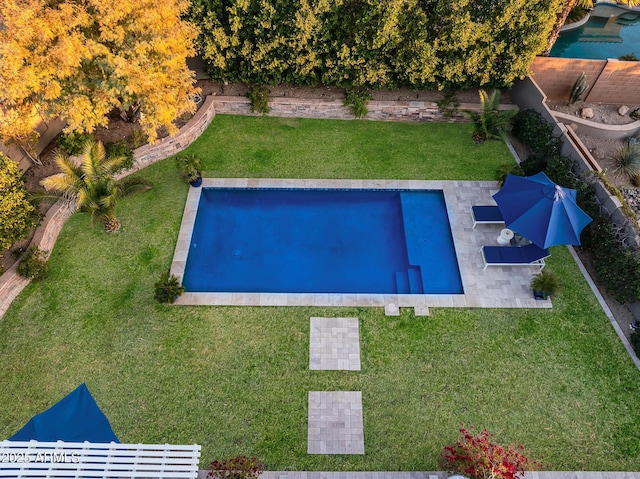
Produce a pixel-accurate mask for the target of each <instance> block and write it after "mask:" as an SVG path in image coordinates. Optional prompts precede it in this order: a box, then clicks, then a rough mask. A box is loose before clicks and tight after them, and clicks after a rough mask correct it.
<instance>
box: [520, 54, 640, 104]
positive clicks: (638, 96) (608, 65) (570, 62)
mask: <svg viewBox="0 0 640 479" xmlns="http://www.w3.org/2000/svg"><path fill="white" fill-rule="evenodd" d="M582 72H585V75H586V83H587V85H588V86H589V88H588V89H587V91H586V92H585V95H584V100H585V101H588V102H592V103H611V104H617V103H619V104H625V103H626V104H638V103H640V81H639V79H640V62H624V61H619V60H612V59H610V60H581V59H573V58H551V57H536V59H535V60H534V61H533V63H532V64H531V76H532V77H533V79H534V80H535V81H536V83H537V84H538V85H539V86H540V88H541V89H542V91H544V92H545V94H546V96H547V98H548V99H549V100H554V101H568V100H569V93H570V91H571V86H572V85H573V83H574V82H575V81H576V80H577V78H578V77H579V76H580V74H581V73H582Z"/></svg>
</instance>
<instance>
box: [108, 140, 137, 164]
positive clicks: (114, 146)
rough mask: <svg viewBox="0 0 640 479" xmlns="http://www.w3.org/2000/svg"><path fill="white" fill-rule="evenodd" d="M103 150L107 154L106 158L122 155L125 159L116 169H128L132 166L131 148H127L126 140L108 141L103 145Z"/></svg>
mask: <svg viewBox="0 0 640 479" xmlns="http://www.w3.org/2000/svg"><path fill="white" fill-rule="evenodd" d="M104 150H105V152H106V154H107V158H116V157H118V156H123V157H124V158H126V161H125V162H124V163H122V166H121V167H120V169H119V170H118V171H122V170H128V169H129V168H131V167H132V166H133V150H132V149H131V148H129V145H127V142H126V140H120V141H118V142H115V143H114V142H109V143H107V144H106V145H104Z"/></svg>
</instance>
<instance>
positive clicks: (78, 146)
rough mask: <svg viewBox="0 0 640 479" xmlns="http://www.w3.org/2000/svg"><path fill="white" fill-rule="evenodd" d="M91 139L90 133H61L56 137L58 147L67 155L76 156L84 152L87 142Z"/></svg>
mask: <svg viewBox="0 0 640 479" xmlns="http://www.w3.org/2000/svg"><path fill="white" fill-rule="evenodd" d="M91 139H93V135H91V134H90V133H75V132H71V133H63V134H62V135H60V136H59V137H58V146H59V147H60V149H61V150H62V151H64V152H65V153H66V154H67V155H71V156H78V155H79V154H81V153H82V151H83V150H84V145H85V144H86V143H87V141H89V140H91Z"/></svg>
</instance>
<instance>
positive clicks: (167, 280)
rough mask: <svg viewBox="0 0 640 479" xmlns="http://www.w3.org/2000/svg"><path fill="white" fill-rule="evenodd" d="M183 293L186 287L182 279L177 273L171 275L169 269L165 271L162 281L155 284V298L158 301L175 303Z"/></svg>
mask: <svg viewBox="0 0 640 479" xmlns="http://www.w3.org/2000/svg"><path fill="white" fill-rule="evenodd" d="M182 293H184V288H183V287H182V285H181V284H180V280H179V279H178V278H177V277H176V276H175V275H173V274H172V275H170V274H169V271H167V272H166V273H164V274H163V275H162V276H161V277H160V281H158V282H157V283H156V284H155V293H154V298H155V299H156V301H157V302H158V303H173V302H174V301H175V300H176V299H178V296H180V295H181V294H182Z"/></svg>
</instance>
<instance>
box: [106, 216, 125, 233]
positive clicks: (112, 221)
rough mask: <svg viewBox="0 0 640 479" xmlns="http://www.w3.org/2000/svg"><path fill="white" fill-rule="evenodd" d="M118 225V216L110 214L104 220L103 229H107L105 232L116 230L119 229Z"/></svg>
mask: <svg viewBox="0 0 640 479" xmlns="http://www.w3.org/2000/svg"><path fill="white" fill-rule="evenodd" d="M120 226H121V224H120V221H118V218H116V217H115V216H112V217H111V218H109V219H108V220H106V221H105V222H104V229H105V230H106V231H107V233H113V232H115V231H118V230H119V229H120Z"/></svg>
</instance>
